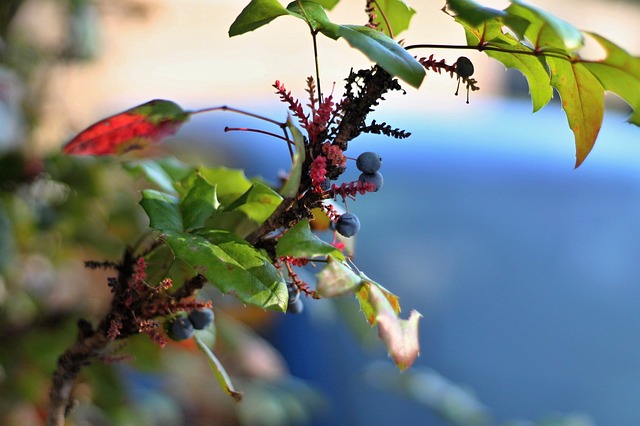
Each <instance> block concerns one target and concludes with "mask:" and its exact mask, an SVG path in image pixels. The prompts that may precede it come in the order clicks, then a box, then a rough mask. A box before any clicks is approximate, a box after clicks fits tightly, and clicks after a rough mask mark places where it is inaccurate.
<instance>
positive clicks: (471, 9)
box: [447, 0, 507, 27]
mask: <svg viewBox="0 0 640 426" xmlns="http://www.w3.org/2000/svg"><path fill="white" fill-rule="evenodd" d="M447 8H448V9H450V10H451V11H452V12H453V13H454V16H455V17H456V20H458V21H459V22H464V23H466V24H468V25H470V26H472V27H479V26H480V25H481V24H482V23H484V22H486V21H489V20H494V19H496V18H502V17H504V16H506V15H507V14H506V12H504V11H503V10H498V9H493V8H490V7H485V6H482V5H481V4H478V3H476V2H475V1H473V0H447ZM447 13H448V12H447Z"/></svg>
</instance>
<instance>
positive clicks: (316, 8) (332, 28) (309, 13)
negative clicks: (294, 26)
mask: <svg viewBox="0 0 640 426" xmlns="http://www.w3.org/2000/svg"><path fill="white" fill-rule="evenodd" d="M287 10H288V11H289V12H290V14H291V15H293V16H296V17H298V18H300V19H302V20H304V21H306V22H307V23H308V24H309V25H310V26H311V28H312V29H313V31H320V32H321V33H322V34H324V35H325V36H327V37H329V38H331V39H333V40H337V39H338V38H339V37H340V35H339V33H338V32H339V26H338V25H336V24H334V23H333V22H331V20H330V19H329V17H328V16H327V14H326V12H325V11H324V7H323V6H322V5H320V4H319V3H318V2H315V1H308V0H305V1H292V2H291V3H289V4H288V5H287Z"/></svg>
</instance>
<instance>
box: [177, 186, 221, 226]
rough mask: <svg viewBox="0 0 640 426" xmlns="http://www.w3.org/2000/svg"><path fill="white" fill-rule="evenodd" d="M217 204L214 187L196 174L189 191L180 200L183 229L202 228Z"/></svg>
mask: <svg viewBox="0 0 640 426" xmlns="http://www.w3.org/2000/svg"><path fill="white" fill-rule="evenodd" d="M218 206H219V203H218V199H217V198H216V187H215V186H212V185H210V184H209V182H207V181H206V180H204V179H203V178H202V177H201V176H200V175H196V178H195V179H194V180H193V182H192V185H191V188H190V189H189V192H187V194H186V195H185V196H184V197H183V198H182V200H180V211H181V213H182V222H183V226H184V229H185V230H187V231H188V230H191V229H198V228H202V227H203V226H204V223H205V221H206V220H207V218H208V217H209V216H211V214H212V213H213V212H214V211H215V210H216V209H217V208H218Z"/></svg>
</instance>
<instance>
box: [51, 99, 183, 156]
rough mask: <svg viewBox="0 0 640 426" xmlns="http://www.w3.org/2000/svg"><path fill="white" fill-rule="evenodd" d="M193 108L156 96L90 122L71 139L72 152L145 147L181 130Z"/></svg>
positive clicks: (112, 151) (68, 146)
mask: <svg viewBox="0 0 640 426" xmlns="http://www.w3.org/2000/svg"><path fill="white" fill-rule="evenodd" d="M189 115H190V112H187V111H184V110H183V109H182V108H180V106H178V105H177V104H175V103H174V102H171V101H166V100H162V99H156V100H153V101H150V102H147V103H145V104H142V105H139V106H137V107H135V108H131V109H129V110H127V111H124V112H121V113H119V114H116V115H112V116H111V117H108V118H105V119H104V120H101V121H99V122H97V123H95V124H93V125H92V126H89V127H88V128H86V129H85V130H83V131H82V132H80V134H78V135H77V136H76V137H75V138H73V139H72V140H71V141H69V142H68V143H67V144H66V145H65V146H64V148H63V149H62V152H63V153H65V154H67V155H69V154H72V155H113V154H124V153H126V152H129V151H133V150H137V149H142V148H144V147H146V146H147V145H149V144H151V143H153V142H158V141H159V140H161V139H162V138H164V137H166V136H169V135H172V134H174V133H175V132H177V131H178V129H179V128H180V126H181V125H182V124H183V123H184V122H186V121H187V119H188V118H189Z"/></svg>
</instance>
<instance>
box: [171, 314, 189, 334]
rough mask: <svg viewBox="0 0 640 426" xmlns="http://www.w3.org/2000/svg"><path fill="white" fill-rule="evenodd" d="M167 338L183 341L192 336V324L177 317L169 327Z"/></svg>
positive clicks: (185, 318) (184, 318)
mask: <svg viewBox="0 0 640 426" xmlns="http://www.w3.org/2000/svg"><path fill="white" fill-rule="evenodd" d="M169 330H170V332H169V337H171V338H172V339H173V340H185V339H188V338H189V337H191V336H193V324H192V323H191V321H189V318H187V317H178V318H176V319H175V320H174V321H173V322H172V323H171V325H170V329H169Z"/></svg>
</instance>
